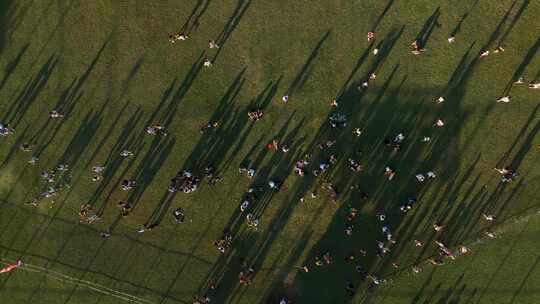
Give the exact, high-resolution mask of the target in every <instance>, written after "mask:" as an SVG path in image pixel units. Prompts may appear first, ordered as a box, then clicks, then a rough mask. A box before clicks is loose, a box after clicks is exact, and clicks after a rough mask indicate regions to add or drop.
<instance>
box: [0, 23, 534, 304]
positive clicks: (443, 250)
mask: <svg viewBox="0 0 540 304" xmlns="http://www.w3.org/2000/svg"><path fill="white" fill-rule="evenodd" d="M168 38H169V41H170V43H178V42H181V41H187V40H189V39H191V37H190V36H189V35H188V33H184V32H178V33H172V34H170V35H169V37H168ZM375 39H376V33H375V32H374V31H370V32H368V34H367V40H368V41H374V40H375ZM448 42H449V43H456V37H455V36H451V37H449V38H448ZM424 44H425V42H424V41H422V40H421V39H415V40H414V41H413V42H412V43H411V44H410V46H411V53H412V54H414V55H422V54H423V53H424V52H425V51H426V49H425V48H424ZM208 47H209V48H210V49H218V48H220V45H219V44H218V43H217V42H216V41H214V40H209V42H208ZM504 51H505V49H504V48H503V47H502V46H498V47H497V48H495V49H494V50H484V51H482V52H481V54H480V57H481V58H484V57H487V56H490V55H491V54H497V53H502V52H504ZM378 52H379V50H378V49H374V50H373V55H374V56H377V55H378ZM213 64H214V63H213V62H212V61H211V60H209V59H207V58H206V59H204V62H203V65H204V66H205V67H212V66H213ZM376 78H377V75H376V74H375V73H371V74H370V75H369V77H367V80H364V81H360V82H359V85H358V87H357V88H358V89H359V90H367V89H369V87H370V82H372V81H375V79H376ZM523 83H525V80H524V78H523V77H519V79H517V80H516V81H515V82H514V84H515V85H520V84H523ZM529 88H531V89H540V83H536V82H530V83H529ZM445 99H446V98H445V97H444V96H440V97H438V98H436V100H435V102H436V103H438V104H440V103H443V102H444V101H445ZM281 101H282V102H283V103H285V104H286V103H289V102H290V101H291V98H290V96H289V94H285V95H283V96H282V97H281ZM510 101H511V96H510V95H505V96H502V97H500V98H498V99H497V100H496V102H502V103H509V102H510ZM330 106H331V108H332V111H333V112H332V113H331V114H330V115H329V119H328V121H327V122H326V123H328V124H329V125H330V127H331V128H334V129H338V130H340V129H345V128H347V127H348V126H349V124H348V122H349V119H348V116H349V115H352V114H353V113H343V112H342V111H340V108H339V100H336V99H334V100H332V101H331V102H330ZM247 115H248V119H249V120H251V121H252V122H256V121H259V120H261V119H264V109H263V108H253V109H250V110H249V111H248V113H247ZM49 117H50V118H51V119H62V118H64V114H63V113H61V111H60V110H58V109H53V110H51V111H50V112H49ZM218 127H219V122H218V121H211V122H209V123H207V124H204V125H203V126H202V127H201V129H200V132H201V134H202V136H205V134H206V133H207V132H211V131H212V130H214V129H217V128H218ZM433 127H434V128H443V127H445V121H444V119H443V118H437V119H436V120H435V122H434V123H433ZM144 132H145V133H146V134H147V135H148V136H167V135H168V130H166V128H165V127H164V126H163V125H161V124H160V123H154V124H152V125H150V126H147V127H145V129H144ZM14 133H15V130H14V129H13V128H11V127H9V125H4V124H1V123H0V136H10V135H13V134H14ZM362 134H363V130H362V129H360V128H353V130H352V136H355V137H360V136H361V135H362ZM430 141H431V136H423V137H422V139H421V140H420V142H419V144H422V143H428V142H430ZM382 142H383V143H384V145H385V146H386V147H388V148H389V149H392V150H393V151H395V152H398V151H400V150H401V149H402V147H403V144H404V143H405V142H406V135H405V134H404V133H403V132H400V133H398V134H396V135H395V136H393V137H389V138H385V139H382ZM335 144H336V140H335V139H332V138H330V139H327V140H324V141H323V142H321V143H320V144H319V145H318V146H317V148H319V149H321V150H325V149H332V147H335ZM266 148H267V149H268V150H271V151H274V152H276V153H288V152H289V151H290V147H289V145H288V144H287V143H285V142H280V140H279V139H274V140H272V141H271V142H270V143H268V144H267V145H266ZM20 150H21V151H23V152H24V153H32V152H33V151H34V150H35V149H34V147H32V145H31V144H29V143H26V142H24V143H22V144H21V145H20ZM337 153H338V152H336V153H332V154H330V156H329V157H328V158H326V159H323V160H319V161H315V160H314V159H313V157H312V155H311V154H305V155H303V156H302V157H301V158H300V159H297V160H295V164H294V168H293V172H294V174H295V175H296V176H298V177H300V178H303V177H305V176H312V177H315V178H317V177H320V176H322V175H324V174H325V172H327V171H328V170H330V169H331V168H332V167H333V165H335V164H336V163H337V159H338V155H337ZM119 156H120V157H122V158H129V157H134V156H135V154H134V152H132V151H130V150H122V151H121V152H120V154H119ZM38 161H39V157H38V155H37V154H34V155H31V157H30V158H29V160H28V163H29V164H31V165H34V164H36V163H37V162H38ZM347 164H348V168H349V170H350V171H351V172H352V173H362V172H363V171H364V170H365V167H366V165H365V164H363V163H362V162H361V161H360V160H359V159H355V158H354V157H350V158H348V159H347ZM495 170H496V171H497V172H498V173H500V175H501V182H502V183H509V182H512V181H513V180H515V179H516V178H518V176H519V174H518V173H517V172H516V170H515V169H513V168H508V167H504V168H495ZM69 171H70V167H69V164H59V165H57V166H56V167H54V168H53V169H50V170H44V171H43V172H42V173H41V175H40V177H41V179H42V180H43V182H44V184H45V185H46V187H44V189H45V190H44V191H43V192H41V193H40V194H39V195H37V196H36V197H34V198H32V199H31V200H30V202H29V203H28V205H31V206H33V207H37V206H38V205H39V204H40V202H42V201H43V200H44V199H46V198H53V197H54V196H56V195H58V194H59V193H60V192H61V191H62V190H63V189H65V188H67V187H69V186H70V181H69V178H68V176H69V174H68V172H69ZM106 172H107V167H106V166H105V165H102V164H96V165H94V166H93V167H92V168H91V172H90V174H91V180H92V181H93V182H95V183H100V182H102V181H103V175H104V173H106ZM239 173H240V174H243V175H245V176H247V178H248V179H250V180H253V179H254V178H255V177H256V176H257V169H256V168H253V167H251V166H244V165H242V166H240V167H239ZM396 174H397V172H396V170H395V169H394V168H393V167H392V166H391V165H387V166H385V168H384V171H383V172H381V175H383V176H384V177H385V178H386V179H387V180H388V181H391V180H393V179H394V178H395V177H396ZM412 178H415V179H416V180H417V182H418V183H424V182H427V181H429V180H432V179H436V178H437V174H436V173H435V172H434V171H433V170H430V171H427V172H425V171H423V172H417V173H416V174H415V175H414V176H413V177H412ZM203 179H206V180H207V181H208V183H209V184H210V185H213V184H215V183H217V182H219V181H220V180H221V177H220V176H218V175H217V174H216V170H215V168H213V167H212V166H211V165H208V166H207V167H206V168H205V169H204V172H200V173H199V172H192V171H190V170H187V169H185V170H182V171H180V172H178V174H176V176H174V177H173V178H172V179H171V180H170V184H169V187H168V191H169V192H171V193H176V192H183V193H186V194H187V193H192V192H195V191H197V190H198V189H199V188H200V185H201V181H202V180H203ZM265 183H266V185H265V187H267V188H268V189H270V190H273V191H281V190H283V189H284V181H278V180H268V181H266V182H265ZM321 185H322V186H321V190H322V191H323V192H325V193H326V194H327V195H328V198H329V200H330V201H331V202H333V203H336V204H337V202H338V199H339V194H340V192H339V191H338V189H337V187H336V186H335V185H334V184H332V183H330V182H328V181H324V182H322V183H321ZM138 186H139V185H138V182H137V180H135V179H127V178H126V179H123V180H122V181H121V182H120V189H119V190H122V191H132V190H133V189H135V188H137V187H138ZM355 187H357V186H351V189H350V190H353V191H357V190H358V191H359V192H360V193H361V195H360V197H361V198H362V199H367V198H368V197H369V196H368V194H367V193H366V192H364V191H361V190H360V189H359V188H355ZM256 191H257V190H256V189H255V188H253V187H252V188H250V189H249V190H248V191H247V192H246V194H245V195H244V197H243V198H242V200H241V202H239V206H238V208H239V210H240V214H241V216H242V217H245V225H246V227H247V228H249V229H252V230H257V229H260V223H261V215H260V214H257V213H255V212H254V211H253V210H252V209H253V206H255V205H256V201H257V195H256ZM310 195H311V197H312V198H315V197H317V193H316V192H315V191H313V192H312V193H311V194H310ZM305 200H306V198H305V197H301V198H300V202H302V203H303V202H305ZM417 204H418V201H417V198H416V197H414V196H409V197H407V198H406V199H405V200H404V201H403V202H402V203H401V204H400V205H399V211H400V213H401V214H402V215H403V216H405V215H406V214H407V213H409V212H410V211H411V210H413V209H414V208H415V206H416V205H417ZM117 207H118V210H119V214H120V216H121V217H127V216H129V215H130V214H131V212H132V211H133V208H134V206H133V204H132V203H130V202H128V201H120V202H118V203H117ZM358 216H359V210H358V209H357V208H355V207H349V208H348V209H347V214H346V219H345V223H344V234H345V235H346V236H350V235H352V234H353V233H354V231H355V222H356V221H357V218H358ZM374 216H375V218H376V220H377V221H378V222H380V224H381V226H380V237H379V240H378V241H376V243H375V244H373V248H372V250H369V249H362V250H360V251H358V252H356V253H351V254H348V255H346V256H345V257H343V258H336V257H335V256H334V255H333V254H332V252H331V250H324V251H321V252H317V253H316V254H315V255H314V257H313V258H312V259H310V260H309V261H307V262H306V263H305V264H303V265H300V266H298V269H300V270H301V271H302V272H304V273H310V272H312V271H313V270H314V269H317V268H321V267H332V264H334V263H336V262H342V261H344V262H345V263H351V264H354V266H353V268H354V270H355V271H356V272H357V273H358V276H359V277H360V278H362V279H364V280H367V281H368V282H370V283H371V284H373V285H379V284H383V283H385V282H386V280H385V279H384V278H381V277H379V276H377V274H375V273H370V272H369V271H368V270H367V269H366V268H365V267H364V266H362V264H361V263H360V262H359V260H360V257H361V256H366V255H367V254H368V252H373V253H374V254H375V255H376V256H377V257H379V258H384V257H385V256H387V254H388V253H389V252H390V251H391V248H392V246H394V244H396V243H397V241H398V240H397V238H396V237H395V235H394V233H393V230H392V227H391V226H390V224H389V223H388V217H387V215H386V214H384V213H378V214H376V215H374ZM171 217H172V219H174V221H175V223H178V224H181V223H184V222H185V220H186V212H185V210H184V209H182V208H176V209H174V210H172V216H171ZM79 218H80V221H81V222H83V223H87V224H92V223H94V222H96V221H98V220H100V218H101V214H99V212H98V211H96V210H95V207H94V206H93V205H91V204H89V203H86V202H85V203H82V204H81V206H80V210H79ZM483 218H484V220H485V221H487V222H488V223H492V222H494V221H495V219H496V216H495V215H492V214H486V213H484V214H483ZM157 225H158V223H152V224H145V225H143V226H142V227H141V228H139V229H138V230H137V232H138V233H143V232H145V231H148V230H152V229H154V228H156V227H157ZM432 225H433V230H434V231H435V233H437V234H438V236H439V237H438V238H436V240H435V241H434V245H435V246H436V248H437V254H435V255H434V256H432V257H430V258H429V259H428V261H429V263H431V264H433V265H435V266H440V265H443V264H444V263H445V259H447V258H449V259H452V260H453V259H455V258H456V254H455V253H454V250H457V252H458V253H459V254H462V255H463V254H467V253H469V252H470V249H469V248H468V247H467V246H465V245H464V244H460V245H458V246H457V248H456V249H453V248H450V247H449V246H448V245H447V244H445V243H444V242H443V241H442V238H441V237H440V236H442V235H443V232H444V230H445V225H444V224H443V223H440V222H435V223H433V224H432ZM111 233H112V232H111V231H110V230H107V231H105V232H102V233H101V235H102V236H103V237H104V238H107V237H109V236H110V235H111ZM486 235H487V236H488V237H494V236H495V235H494V233H493V232H490V231H488V232H486ZM233 238H234V235H233V232H232V231H231V230H230V227H225V229H224V230H223V233H222V235H221V236H220V237H219V238H218V239H216V240H215V241H213V245H214V247H215V248H216V250H217V252H219V253H220V254H226V253H227V252H229V250H230V248H231V247H232V246H233ZM411 245H414V247H423V246H426V245H427V244H426V243H425V241H423V240H418V239H415V240H414V243H413V244H411ZM392 266H393V267H395V268H399V267H400V266H399V265H398V264H397V263H395V262H394V263H392ZM409 267H411V268H410V269H411V271H412V272H413V273H419V272H421V271H422V266H421V265H420V264H416V265H412V266H409ZM255 274H256V270H255V266H254V265H251V266H247V267H244V268H243V269H240V270H239V272H238V283H239V285H241V286H249V285H251V284H252V281H253V280H254V278H255ZM356 287H357V286H356V285H355V283H354V282H352V281H349V280H346V281H345V293H346V294H348V295H350V296H354V294H355V292H356ZM209 302H210V296H209V295H208V293H207V292H203V294H202V295H197V296H195V299H194V303H199V304H206V303H209ZM288 303H292V302H291V301H290V299H288V298H287V297H282V298H281V300H280V304H288Z"/></svg>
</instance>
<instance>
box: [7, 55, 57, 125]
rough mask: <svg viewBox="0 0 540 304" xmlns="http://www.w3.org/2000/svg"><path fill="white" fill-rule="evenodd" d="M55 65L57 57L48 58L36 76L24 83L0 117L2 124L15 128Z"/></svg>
mask: <svg viewBox="0 0 540 304" xmlns="http://www.w3.org/2000/svg"><path fill="white" fill-rule="evenodd" d="M57 63H58V57H57V56H56V55H52V56H51V57H49V59H48V60H47V62H46V63H45V64H44V65H43V66H42V67H41V69H40V70H39V71H38V72H37V73H36V75H35V76H34V77H32V79H30V80H29V81H28V82H27V83H26V85H25V86H24V88H23V89H22V90H21V92H20V93H19V95H18V96H17V97H16V98H14V100H13V101H12V103H11V105H10V106H9V108H8V109H7V110H6V111H5V113H4V115H3V116H2V121H3V122H5V123H8V124H10V125H12V126H13V127H16V126H17V125H18V124H19V122H20V121H21V120H22V119H23V117H24V115H25V114H26V112H27V111H28V109H29V108H30V106H31V105H32V103H33V102H34V101H35V100H36V98H37V96H38V95H39V93H40V92H41V90H43V88H44V87H45V85H46V84H47V81H48V80H49V78H50V77H51V75H52V72H53V71H54V69H55V67H56V65H57Z"/></svg>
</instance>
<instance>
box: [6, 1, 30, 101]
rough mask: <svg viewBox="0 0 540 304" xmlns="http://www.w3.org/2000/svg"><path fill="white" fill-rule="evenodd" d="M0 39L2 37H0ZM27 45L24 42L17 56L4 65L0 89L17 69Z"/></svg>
mask: <svg viewBox="0 0 540 304" xmlns="http://www.w3.org/2000/svg"><path fill="white" fill-rule="evenodd" d="M0 10H2V8H0ZM0 18H1V17H0ZM0 39H2V38H0ZM29 46H30V44H29V43H27V44H25V45H24V46H23V47H22V48H21V50H20V51H19V52H18V53H17V56H15V58H13V60H11V61H10V62H8V64H6V67H5V68H4V77H3V78H2V81H1V82H0V90H1V89H2V88H3V87H4V85H5V84H6V82H7V81H8V80H9V78H10V77H11V75H12V74H13V72H14V71H15V69H17V66H18V65H19V63H20V62H21V59H22V57H23V56H24V54H25V53H26V50H28V47H29ZM1 49H2V47H1V46H0V50H1Z"/></svg>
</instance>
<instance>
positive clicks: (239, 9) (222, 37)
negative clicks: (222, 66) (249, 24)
mask: <svg viewBox="0 0 540 304" xmlns="http://www.w3.org/2000/svg"><path fill="white" fill-rule="evenodd" d="M252 1H253V0H238V3H237V4H236V8H235V10H234V12H233V14H232V16H231V17H230V18H229V20H228V21H227V24H225V27H224V28H223V30H222V31H221V33H219V35H218V36H217V38H216V39H215V41H216V43H217V44H218V45H219V46H220V48H219V49H218V50H217V52H216V54H215V55H214V57H213V58H212V62H216V60H217V58H218V56H219V54H221V51H222V50H223V47H224V46H225V43H227V41H228V40H229V37H230V36H231V34H232V33H233V31H234V30H235V29H236V27H237V26H238V24H239V23H240V20H241V19H242V17H243V16H244V14H245V13H246V11H247V9H248V8H249V6H250V5H251V2H252Z"/></svg>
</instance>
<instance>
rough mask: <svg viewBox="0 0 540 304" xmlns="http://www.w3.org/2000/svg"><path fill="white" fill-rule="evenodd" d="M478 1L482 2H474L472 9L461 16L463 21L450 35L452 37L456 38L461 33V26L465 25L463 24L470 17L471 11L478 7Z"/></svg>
mask: <svg viewBox="0 0 540 304" xmlns="http://www.w3.org/2000/svg"><path fill="white" fill-rule="evenodd" d="M478 1H480V0H476V1H474V3H473V4H472V5H471V6H470V8H469V9H468V10H467V12H466V13H465V14H463V16H461V19H460V20H459V22H458V23H457V25H456V27H455V28H454V29H453V30H452V32H451V33H450V37H454V36H456V35H457V34H458V33H459V32H461V26H462V25H463V23H464V22H465V20H466V19H467V17H469V14H470V13H471V11H472V10H473V9H474V8H475V7H476V4H478Z"/></svg>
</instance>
